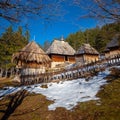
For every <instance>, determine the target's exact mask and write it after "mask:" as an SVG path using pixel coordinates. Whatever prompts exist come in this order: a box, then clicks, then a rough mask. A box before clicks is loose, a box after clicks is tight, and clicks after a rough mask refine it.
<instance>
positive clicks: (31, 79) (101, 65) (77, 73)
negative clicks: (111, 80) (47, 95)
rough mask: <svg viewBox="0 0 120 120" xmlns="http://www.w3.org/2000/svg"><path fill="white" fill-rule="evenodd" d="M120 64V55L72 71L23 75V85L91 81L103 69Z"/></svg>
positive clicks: (21, 77)
mask: <svg viewBox="0 0 120 120" xmlns="http://www.w3.org/2000/svg"><path fill="white" fill-rule="evenodd" d="M118 64H120V55H117V56H114V57H109V58H106V59H102V60H99V61H96V62H92V63H89V64H86V65H82V66H77V67H74V68H71V69H66V70H61V71H52V72H46V73H43V74H38V75H21V76H20V80H21V84H24V85H29V84H37V83H47V82H51V81H60V80H72V79H78V78H83V77H85V78H86V80H89V77H90V76H91V75H93V74H96V73H97V72H99V71H102V70H103V69H105V68H107V67H110V66H113V65H118Z"/></svg>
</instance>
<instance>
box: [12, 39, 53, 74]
mask: <svg viewBox="0 0 120 120" xmlns="http://www.w3.org/2000/svg"><path fill="white" fill-rule="evenodd" d="M12 61H13V62H14V63H16V66H17V68H19V69H21V75H38V74H41V73H44V72H45V70H46V68H49V67H50V63H51V59H50V58H49V56H48V55H47V54H46V53H45V52H44V51H43V50H42V49H41V48H40V46H39V45H38V44H36V43H35V42H34V41H32V42H30V43H28V44H27V45H26V46H25V47H24V48H23V49H21V50H20V51H19V52H17V53H15V54H13V57H12Z"/></svg>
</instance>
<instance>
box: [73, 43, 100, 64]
mask: <svg viewBox="0 0 120 120" xmlns="http://www.w3.org/2000/svg"><path fill="white" fill-rule="evenodd" d="M75 55H76V62H80V63H81V64H85V63H91V62H95V61H98V59H99V53H98V51H97V50H96V49H94V48H93V47H92V46H91V45H90V44H83V45H82V46H81V47H80V48H79V49H78V50H77V52H76V53H75Z"/></svg>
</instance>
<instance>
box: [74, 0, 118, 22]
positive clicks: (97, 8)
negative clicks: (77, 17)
mask: <svg viewBox="0 0 120 120" xmlns="http://www.w3.org/2000/svg"><path fill="white" fill-rule="evenodd" d="M73 2H74V5H77V6H79V7H81V8H83V9H84V10H86V11H87V13H86V14H85V15H83V16H82V17H94V18H97V19H99V20H105V21H107V22H108V21H109V22H111V21H117V22H120V0H73Z"/></svg>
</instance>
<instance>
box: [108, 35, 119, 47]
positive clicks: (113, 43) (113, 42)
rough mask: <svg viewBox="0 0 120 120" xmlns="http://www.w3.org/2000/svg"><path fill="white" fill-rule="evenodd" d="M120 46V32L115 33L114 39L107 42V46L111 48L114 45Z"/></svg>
mask: <svg viewBox="0 0 120 120" xmlns="http://www.w3.org/2000/svg"><path fill="white" fill-rule="evenodd" d="M119 46H120V34H117V35H115V37H113V39H112V40H111V41H110V42H109V43H108V44H107V46H106V48H107V49H110V48H113V47H119Z"/></svg>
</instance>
